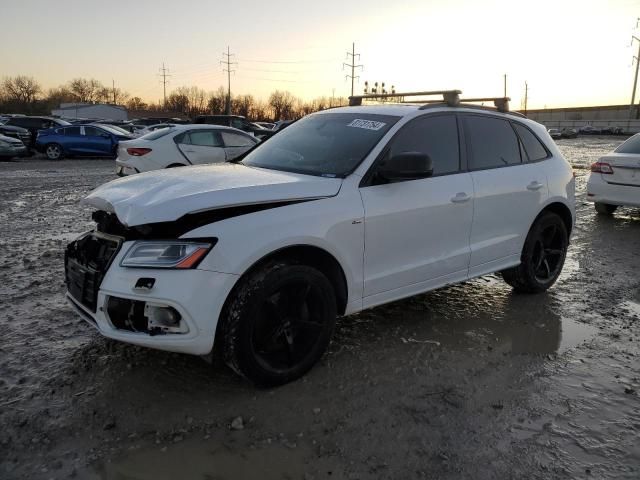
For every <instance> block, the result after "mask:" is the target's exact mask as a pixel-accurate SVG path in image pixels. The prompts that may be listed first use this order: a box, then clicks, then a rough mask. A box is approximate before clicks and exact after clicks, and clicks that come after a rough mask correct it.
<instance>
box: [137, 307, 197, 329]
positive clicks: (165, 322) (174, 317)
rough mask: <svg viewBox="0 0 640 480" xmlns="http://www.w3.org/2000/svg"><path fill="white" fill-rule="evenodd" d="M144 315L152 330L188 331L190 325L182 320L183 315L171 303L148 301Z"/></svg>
mask: <svg viewBox="0 0 640 480" xmlns="http://www.w3.org/2000/svg"><path fill="white" fill-rule="evenodd" d="M144 316H145V317H147V319H148V329H149V331H150V332H153V331H157V330H160V331H162V332H164V333H187V332H188V331H189V327H187V324H186V323H185V322H183V321H182V315H180V312H178V311H177V310H176V309H175V308H173V307H171V306H169V305H161V304H157V303H151V302H146V303H145V306H144Z"/></svg>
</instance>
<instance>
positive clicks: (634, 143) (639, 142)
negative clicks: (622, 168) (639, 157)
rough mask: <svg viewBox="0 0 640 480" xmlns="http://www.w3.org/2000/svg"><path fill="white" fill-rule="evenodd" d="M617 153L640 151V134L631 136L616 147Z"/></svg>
mask: <svg viewBox="0 0 640 480" xmlns="http://www.w3.org/2000/svg"><path fill="white" fill-rule="evenodd" d="M615 152H616V153H637V154H638V153H640V134H636V135H634V136H633V137H631V138H629V139H628V140H627V141H626V142H624V143H623V144H622V145H620V146H619V147H618V148H616V149H615Z"/></svg>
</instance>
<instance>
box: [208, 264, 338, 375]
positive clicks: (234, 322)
mask: <svg viewBox="0 0 640 480" xmlns="http://www.w3.org/2000/svg"><path fill="white" fill-rule="evenodd" d="M336 314H337V309H336V296H335V292H334V290H333V286H332V285H331V283H330V282H329V280H328V279H327V277H326V276H324V275H323V274H322V273H321V272H319V271H318V270H316V269H315V268H313V267H309V266H307V265H298V264H294V263H290V262H287V261H274V262H270V263H267V264H265V265H264V266H262V267H260V268H259V269H257V270H255V271H254V272H251V273H249V274H248V275H246V277H245V278H243V279H241V280H240V282H239V284H238V285H237V286H236V287H235V288H234V290H233V291H232V293H231V295H230V297H229V299H228V300H227V302H226V304H225V307H224V309H223V312H222V315H221V322H222V323H221V325H220V327H221V332H220V333H221V335H220V340H221V341H222V345H221V347H222V354H223V358H224V361H225V362H226V363H227V365H229V366H230V367H231V368H232V369H233V370H235V371H236V372H237V373H239V374H240V375H242V376H244V377H245V378H247V379H248V380H250V381H251V382H253V383H255V384H256V385H258V386H262V387H270V386H275V385H282V384H284V383H287V382H290V381H292V380H295V379H297V378H299V377H301V376H302V375H304V374H305V373H306V372H307V371H308V370H309V369H311V367H312V366H313V365H314V364H315V363H316V362H317V361H318V360H319V359H320V358H321V357H322V355H323V354H324V352H325V350H326V349H327V346H328V345H329V341H330V339H331V334H332V332H333V327H334V325H335V321H336Z"/></svg>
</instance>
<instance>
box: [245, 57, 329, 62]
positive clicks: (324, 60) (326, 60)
mask: <svg viewBox="0 0 640 480" xmlns="http://www.w3.org/2000/svg"><path fill="white" fill-rule="evenodd" d="M241 60H242V61H243V62H247V63H330V62H336V61H338V60H339V59H336V58H327V59H323V60H247V59H244V58H243V59H241Z"/></svg>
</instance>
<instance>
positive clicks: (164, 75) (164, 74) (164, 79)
mask: <svg viewBox="0 0 640 480" xmlns="http://www.w3.org/2000/svg"><path fill="white" fill-rule="evenodd" d="M158 76H160V77H162V91H163V93H164V108H165V110H166V108H167V83H169V80H167V77H170V76H171V75H169V69H168V68H165V67H164V62H162V68H161V69H160V73H159V74H158Z"/></svg>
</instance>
